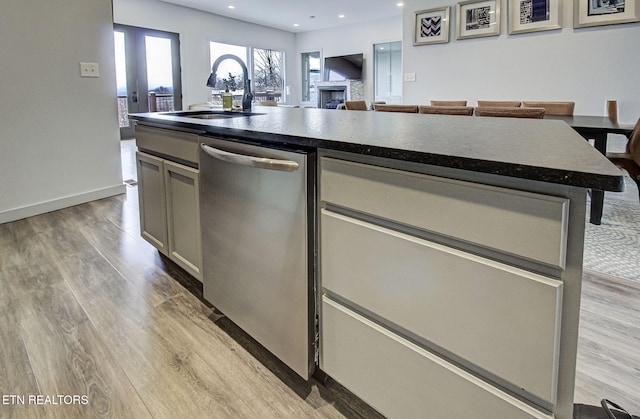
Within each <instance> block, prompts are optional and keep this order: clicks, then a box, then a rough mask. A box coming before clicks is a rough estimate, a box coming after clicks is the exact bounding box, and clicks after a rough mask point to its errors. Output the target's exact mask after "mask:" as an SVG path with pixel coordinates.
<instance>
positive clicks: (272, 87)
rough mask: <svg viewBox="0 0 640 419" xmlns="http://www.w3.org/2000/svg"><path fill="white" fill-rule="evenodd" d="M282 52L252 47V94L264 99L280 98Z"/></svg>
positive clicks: (282, 78) (282, 84)
mask: <svg viewBox="0 0 640 419" xmlns="http://www.w3.org/2000/svg"><path fill="white" fill-rule="evenodd" d="M283 69H284V53H282V52H280V51H274V50H271V49H259V48H254V49H253V86H254V87H253V90H254V95H255V96H256V97H258V98H260V97H261V96H262V95H264V96H265V100H276V101H278V100H280V98H281V96H282V91H283V87H284V77H283V75H284V71H283Z"/></svg>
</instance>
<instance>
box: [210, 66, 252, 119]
mask: <svg viewBox="0 0 640 419" xmlns="http://www.w3.org/2000/svg"><path fill="white" fill-rule="evenodd" d="M224 60H235V61H237V62H238V63H239V64H240V67H242V72H243V74H244V93H243V94H242V110H243V111H250V110H251V102H253V93H251V80H249V71H248V70H247V66H246V65H244V62H243V61H242V60H241V59H240V58H238V57H236V56H235V55H233V54H224V55H221V56H220V57H218V59H217V60H216V61H215V62H214V63H213V65H212V66H211V74H210V75H209V79H208V80H207V86H208V87H215V85H216V73H217V71H218V66H219V65H220V63H221V62H223V61H224Z"/></svg>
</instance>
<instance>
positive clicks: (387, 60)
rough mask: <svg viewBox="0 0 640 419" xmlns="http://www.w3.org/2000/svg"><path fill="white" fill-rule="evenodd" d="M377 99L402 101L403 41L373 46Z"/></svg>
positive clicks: (387, 101)
mask: <svg viewBox="0 0 640 419" xmlns="http://www.w3.org/2000/svg"><path fill="white" fill-rule="evenodd" d="M373 57H374V58H373V59H374V66H373V73H374V83H375V84H374V90H375V101H380V102H386V103H402V42H400V41H397V42H385V43H381V44H375V45H374V46H373Z"/></svg>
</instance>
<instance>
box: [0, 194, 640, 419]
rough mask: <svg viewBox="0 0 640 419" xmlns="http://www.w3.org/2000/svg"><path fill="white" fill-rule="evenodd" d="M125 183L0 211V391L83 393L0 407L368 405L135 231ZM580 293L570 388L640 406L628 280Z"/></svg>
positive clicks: (225, 410)
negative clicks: (286, 352) (8, 217)
mask: <svg viewBox="0 0 640 419" xmlns="http://www.w3.org/2000/svg"><path fill="white" fill-rule="evenodd" d="M136 193H137V191H136V188H135V187H127V193H126V194H125V195H120V196H117V197H114V198H109V199H104V200H100V201H94V202H91V203H88V204H84V205H79V206H76V207H72V208H67V209H64V210H60V211H56V212H52V213H48V214H43V215H40V216H36V217H31V218H28V219H24V220H20V221H16V222H12V223H7V224H2V225H0V290H2V291H1V292H0V393H2V395H3V396H7V395H22V396H25V397H28V395H50V396H57V395H68V396H73V395H77V396H83V395H86V396H88V400H89V403H88V404H86V405H82V404H79V405H78V404H76V405H60V404H58V405H52V404H49V405H45V406H41V405H40V406H39V405H30V406H23V405H19V404H15V403H14V404H0V417H1V418H40V417H42V418H45V417H46V418H58V417H59V418H85V417H94V416H95V417H114V418H144V417H154V418H340V417H348V418H358V417H362V418H375V417H377V416H378V415H377V413H376V412H375V411H373V410H372V409H370V408H369V407H368V406H366V405H365V404H364V403H363V402H361V401H360V400H359V399H357V398H356V397H354V396H353V395H351V394H350V393H349V392H347V391H346V390H345V389H343V388H342V387H340V386H339V385H338V384H336V383H335V382H332V381H329V383H328V384H327V385H326V386H324V385H322V384H320V383H318V382H317V381H315V380H311V381H310V382H308V383H307V382H304V381H303V380H301V379H300V378H297V376H295V374H293V373H292V372H291V371H290V370H289V369H288V368H287V367H286V366H284V365H283V364H282V363H280V362H279V361H278V360H276V359H274V358H273V357H272V356H271V355H269V354H268V353H267V352H266V351H265V350H264V349H262V348H261V347H260V346H259V345H257V344H256V343H255V342H254V341H252V340H251V339H250V338H249V337H248V336H247V335H245V334H244V333H242V332H241V331H240V330H238V328H237V327H235V326H234V325H233V324H230V322H228V321H227V320H226V319H225V318H224V317H220V316H218V315H216V313H215V312H214V311H213V309H212V308H211V307H210V306H208V305H207V304H205V303H203V302H202V301H201V300H200V299H199V298H198V296H200V297H201V288H199V287H198V286H194V285H195V283H194V282H193V280H191V279H189V277H188V276H187V275H186V274H185V273H184V272H183V271H181V270H180V269H179V268H177V267H176V266H175V265H174V264H172V263H171V262H170V261H168V260H166V259H165V258H163V257H160V256H159V255H158V252H157V251H155V249H153V248H152V247H151V246H150V245H148V244H147V243H146V242H144V241H143V240H142V239H141V238H140V237H139V234H138V228H139V227H138V212H137V204H138V203H137V196H136ZM583 293H584V300H583V310H582V316H581V329H580V348H579V359H578V374H577V389H576V402H583V403H590V404H597V403H598V402H599V400H600V399H601V398H603V397H607V398H610V399H612V400H615V401H617V402H618V403H621V404H623V405H624V406H626V407H627V408H628V410H630V411H632V412H635V413H640V402H639V401H638V392H639V391H640V345H639V343H640V309H639V307H640V287H638V286H635V285H633V284H629V283H625V282H624V281H620V280H616V279H611V278H605V277H600V276H597V275H589V274H586V275H585V281H584V291H583ZM372 368H374V367H373V366H372Z"/></svg>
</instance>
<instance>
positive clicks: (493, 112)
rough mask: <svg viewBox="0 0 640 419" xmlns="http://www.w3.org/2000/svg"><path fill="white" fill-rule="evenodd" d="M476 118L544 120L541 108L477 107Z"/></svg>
mask: <svg viewBox="0 0 640 419" xmlns="http://www.w3.org/2000/svg"><path fill="white" fill-rule="evenodd" d="M476 116H498V117H505V118H537V119H542V118H544V109H543V108H486V107H480V106H478V107H477V108H476Z"/></svg>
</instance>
